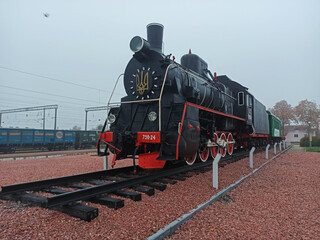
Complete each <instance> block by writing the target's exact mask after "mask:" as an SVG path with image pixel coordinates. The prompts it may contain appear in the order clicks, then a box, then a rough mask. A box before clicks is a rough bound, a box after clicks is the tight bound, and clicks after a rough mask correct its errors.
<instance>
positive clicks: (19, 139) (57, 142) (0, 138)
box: [0, 128, 96, 153]
mask: <svg viewBox="0 0 320 240" xmlns="http://www.w3.org/2000/svg"><path fill="white" fill-rule="evenodd" d="M83 132H84V133H87V134H88V132H85V131H83ZM77 138H78V135H77V134H76V132H75V131H72V130H41V129H13V128H0V152H6V153H9V152H14V151H15V150H16V149H17V148H31V147H32V148H47V149H48V150H53V149H66V148H68V147H76V146H75V145H76V142H77ZM80 140H81V141H85V140H84V139H81V138H80ZM85 143H87V142H86V141H85ZM95 143H96V141H95V142H94V143H92V144H91V145H93V146H95ZM91 145H90V146H91ZM90 146H88V147H90Z"/></svg>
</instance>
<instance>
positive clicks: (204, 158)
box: [199, 147, 210, 162]
mask: <svg viewBox="0 0 320 240" xmlns="http://www.w3.org/2000/svg"><path fill="white" fill-rule="evenodd" d="M209 153H210V152H209V148H207V147H206V148H205V149H203V151H201V152H200V154H199V157H200V160H201V161H202V162H205V161H207V160H208V158H209Z"/></svg>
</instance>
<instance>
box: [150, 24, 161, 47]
mask: <svg viewBox="0 0 320 240" xmlns="http://www.w3.org/2000/svg"><path fill="white" fill-rule="evenodd" d="M162 39H163V25H162V24H160V23H150V24H148V26H147V40H148V42H149V43H150V48H151V49H152V50H154V51H157V52H159V53H162Z"/></svg>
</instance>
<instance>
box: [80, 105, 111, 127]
mask: <svg viewBox="0 0 320 240" xmlns="http://www.w3.org/2000/svg"><path fill="white" fill-rule="evenodd" d="M84 110H85V111H86V118H85V124H84V126H85V128H84V129H85V131H87V127H88V112H91V111H105V110H108V107H107V106H101V107H89V108H86V109H84Z"/></svg>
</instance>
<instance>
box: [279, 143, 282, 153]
mask: <svg viewBox="0 0 320 240" xmlns="http://www.w3.org/2000/svg"><path fill="white" fill-rule="evenodd" d="M279 151H280V152H281V151H282V142H280V143H279Z"/></svg>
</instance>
